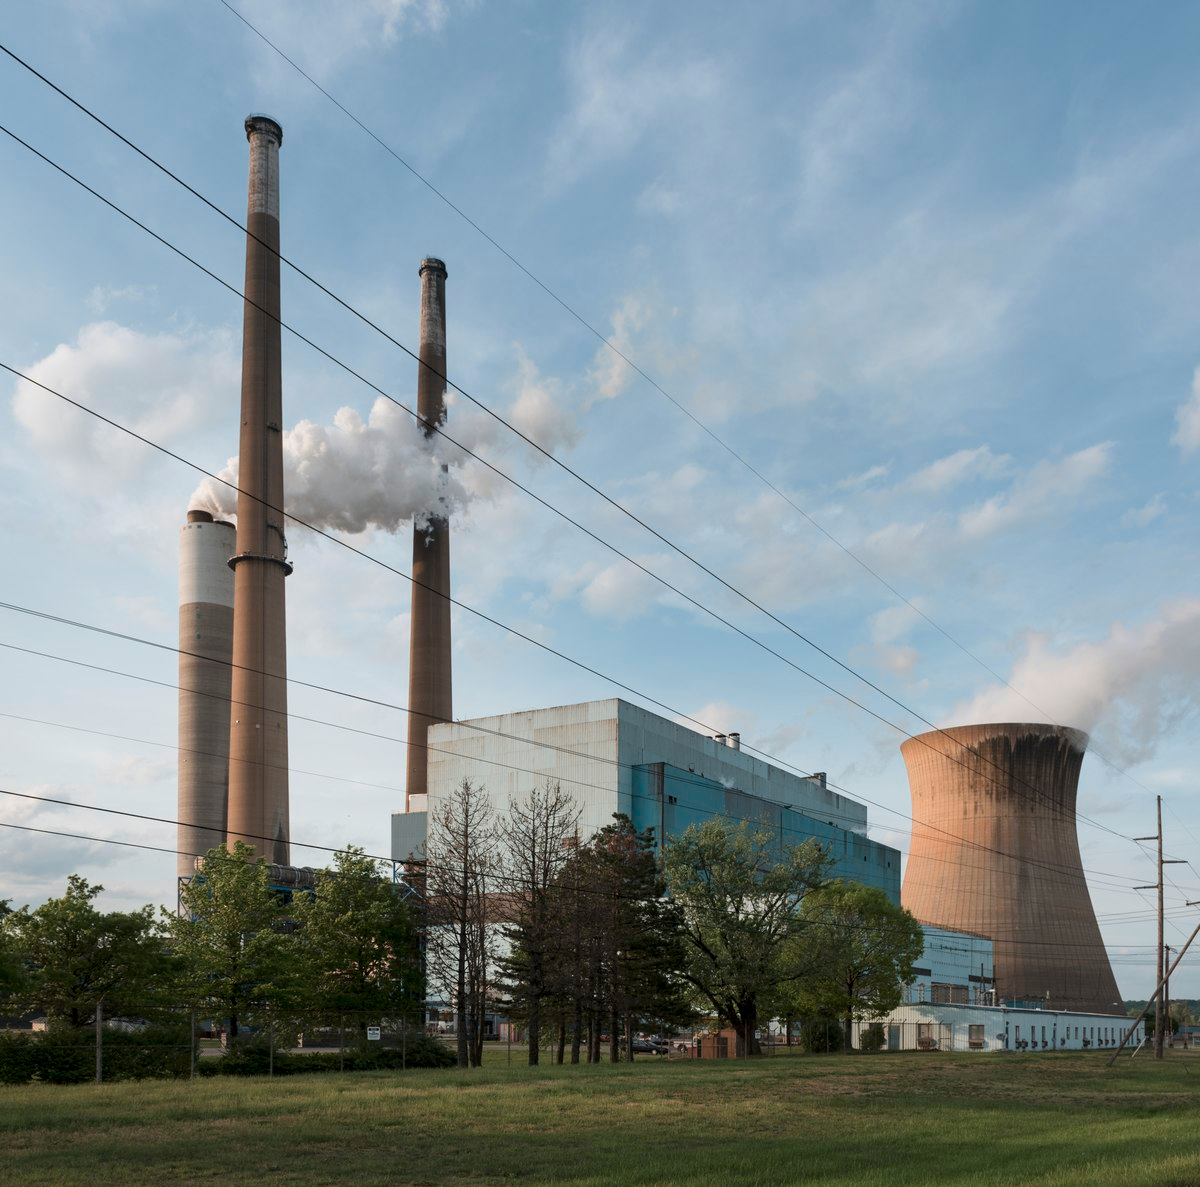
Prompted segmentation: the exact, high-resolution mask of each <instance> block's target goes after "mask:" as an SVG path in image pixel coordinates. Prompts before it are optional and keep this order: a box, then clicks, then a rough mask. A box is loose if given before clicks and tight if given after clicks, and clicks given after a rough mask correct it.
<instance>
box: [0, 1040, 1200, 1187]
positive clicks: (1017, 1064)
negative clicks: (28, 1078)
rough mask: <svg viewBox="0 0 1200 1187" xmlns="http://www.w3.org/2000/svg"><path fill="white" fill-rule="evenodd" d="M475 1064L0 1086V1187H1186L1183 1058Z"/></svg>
mask: <svg viewBox="0 0 1200 1187" xmlns="http://www.w3.org/2000/svg"><path fill="white" fill-rule="evenodd" d="M491 1059H492V1062H491V1065H490V1066H487V1067H485V1068H484V1069H483V1070H482V1071H477V1072H473V1073H460V1072H458V1071H448V1072H437V1071H420V1072H407V1073H386V1072H380V1073H365V1074H357V1075H346V1076H341V1075H322V1076H311V1077H310V1076H302V1077H290V1078H277V1079H275V1080H273V1081H267V1080H254V1081H249V1080H237V1079H233V1078H229V1079H221V1080H203V1081H197V1082H196V1083H195V1084H191V1083H186V1082H185V1083H174V1082H154V1083H128V1084H113V1085H105V1086H103V1087H96V1086H94V1085H92V1086H79V1087H69V1088H66V1087H51V1086H43V1085H31V1086H28V1087H23V1088H2V1089H0V1182H3V1183H6V1184H7V1183H20V1184H50V1183H87V1184H106V1183H120V1184H141V1183H146V1184H164V1183H172V1184H180V1183H224V1184H240V1183H250V1182H257V1181H260V1180H266V1181H269V1182H270V1183H271V1184H293V1183H306V1184H308V1183H312V1184H321V1183H328V1184H333V1183H338V1184H342V1183H353V1184H382V1183H394V1184H442V1183H451V1184H461V1185H464V1187H465V1185H468V1184H493V1183H509V1182H519V1183H524V1184H543V1183H556V1184H564V1183H565V1184H575V1185H578V1187H590V1185H594V1184H610V1183H620V1184H656V1185H657V1184H661V1185H668V1187H669V1185H672V1184H689V1185H690V1184H703V1185H706V1187H708V1185H711V1187H718V1185H721V1187H725V1185H727V1184H728V1185H733V1187H751V1185H764V1184H810V1183H813V1184H817V1183H819V1184H822V1185H826V1187H868V1185H870V1187H875V1185H878V1187H884V1185H887V1187H897V1185H916V1184H952V1185H957V1184H962V1185H966V1184H970V1185H971V1187H984V1185H999V1184H1003V1185H1005V1187H1008V1185H1011V1184H1022V1185H1023V1184H1040V1185H1045V1187H1107V1185H1110V1184H1111V1185H1113V1187H1200V1136H1198V1135H1197V1123H1198V1122H1200V1108H1198V1107H1197V1105H1198V1097H1200V1059H1198V1058H1196V1057H1195V1056H1188V1055H1183V1054H1176V1055H1174V1057H1173V1058H1169V1059H1167V1060H1166V1061H1164V1063H1162V1064H1158V1065H1156V1064H1155V1063H1154V1062H1153V1061H1152V1060H1151V1059H1148V1058H1146V1057H1145V1056H1144V1055H1139V1056H1138V1058H1137V1059H1135V1060H1132V1061H1131V1060H1129V1059H1128V1058H1126V1057H1122V1059H1121V1060H1119V1061H1118V1064H1117V1066H1116V1067H1114V1068H1112V1069H1107V1068H1105V1066H1104V1064H1105V1057H1104V1056H1101V1055H1096V1054H1091V1053H1084V1054H1074V1055H1073V1054H1057V1055H1028V1056H1023V1055H1009V1056H1000V1055H950V1054H922V1055H888V1056H874V1057H867V1056H858V1057H853V1058H844V1057H835V1056H824V1057H796V1056H790V1057H788V1056H780V1057H776V1058H773V1059H763V1060H760V1061H758V1062H753V1063H734V1062H726V1063H703V1064H698V1063H687V1062H671V1063H666V1062H663V1061H655V1060H653V1059H645V1060H643V1061H640V1062H638V1063H636V1064H634V1065H633V1066H632V1067H630V1066H628V1065H625V1066H620V1065H618V1066H613V1065H608V1064H604V1065H601V1066H599V1067H590V1068H589V1067H586V1066H583V1067H576V1068H572V1067H563V1068H558V1067H553V1066H542V1067H541V1068H538V1069H529V1068H526V1067H522V1066H520V1065H518V1064H516V1063H514V1065H513V1066H512V1067H511V1068H510V1067H509V1066H508V1065H507V1064H506V1063H505V1062H504V1054H503V1052H499V1053H497V1054H495V1055H493V1056H492V1057H491ZM1193 1061H1194V1062H1193Z"/></svg>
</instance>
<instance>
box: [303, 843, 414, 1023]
mask: <svg viewBox="0 0 1200 1187" xmlns="http://www.w3.org/2000/svg"><path fill="white" fill-rule="evenodd" d="M292 914H293V916H294V919H295V922H296V923H297V924H299V925H300V930H299V932H298V933H297V935H296V937H295V942H294V945H293V949H294V952H295V954H296V957H297V961H298V965H299V967H301V968H303V969H306V970H308V972H309V975H310V976H311V979H312V983H313V987H314V993H313V995H312V997H311V998H310V999H309V1000H308V1003H307V1006H306V1012H309V1013H311V1014H314V1015H317V1016H320V1017H322V1018H324V1019H326V1020H328V1019H332V1018H333V1017H335V1016H343V1015H346V1014H349V1015H350V1016H351V1017H352V1018H353V1019H354V1020H355V1022H356V1025H357V1029H358V1031H359V1034H360V1036H362V1037H364V1038H365V1035H366V1027H367V1024H368V1022H376V1023H378V1022H380V1021H382V1020H384V1019H405V1018H407V1017H409V1016H411V1014H412V1013H413V1011H414V1009H415V1008H417V1006H416V1003H418V1002H419V1001H420V999H421V996H422V995H421V985H420V981H421V968H420V953H419V951H418V946H417V929H416V925H415V923H414V920H413V915H412V911H411V910H410V909H409V906H408V904H407V903H406V902H405V900H404V898H403V896H402V894H401V892H400V888H398V887H397V886H396V885H395V884H394V883H393V881H392V878H391V876H390V874H386V875H385V873H384V871H383V867H381V865H380V863H379V862H377V861H375V860H374V859H372V858H370V857H367V856H366V855H365V854H364V853H363V851H362V850H361V849H358V848H355V847H353V846H350V847H348V848H346V849H343V850H340V851H339V852H338V853H337V854H336V855H335V856H334V862H333V868H332V869H328V870H322V871H321V873H320V874H318V875H317V884H316V893H315V895H312V896H307V895H306V896H303V897H301V898H299V899H298V900H296V902H295V903H294V904H293V911H292Z"/></svg>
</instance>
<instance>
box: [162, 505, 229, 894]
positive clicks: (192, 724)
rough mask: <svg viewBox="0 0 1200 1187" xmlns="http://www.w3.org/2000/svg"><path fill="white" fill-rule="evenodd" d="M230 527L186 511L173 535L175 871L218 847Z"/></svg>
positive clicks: (225, 747) (223, 790) (221, 837)
mask: <svg viewBox="0 0 1200 1187" xmlns="http://www.w3.org/2000/svg"><path fill="white" fill-rule="evenodd" d="M233 550H234V530H233V524H231V523H219V522H218V523H214V522H213V517H212V516H211V515H209V513H208V512H207V511H189V512H188V517H187V523H186V524H184V525H183V527H181V528H180V529H179V790H178V808H179V810H178V812H177V813H176V819H177V820H178V821H179V827H178V830H177V836H178V841H177V844H176V848H177V849H178V850H179V854H178V858H177V861H176V870H177V873H178V875H179V877H181V878H183V877H186V876H188V875H189V874H191V873H192V868H193V862H194V861H195V856H196V855H199V856H203V855H204V854H205V853H207V852H208V851H209V850H210V849H215V848H216V847H217V846H219V845H223V844H224V843H225V816H226V797H227V795H228V792H229V686H230V685H229V677H230V667H229V664H230V660H231V659H232V656H233V574H232V573H231V572H230V571H229V558H230V557H231V556H232V555H233Z"/></svg>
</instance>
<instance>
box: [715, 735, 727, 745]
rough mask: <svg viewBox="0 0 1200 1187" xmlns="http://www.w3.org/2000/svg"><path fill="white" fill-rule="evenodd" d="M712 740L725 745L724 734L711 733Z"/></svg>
mask: <svg viewBox="0 0 1200 1187" xmlns="http://www.w3.org/2000/svg"><path fill="white" fill-rule="evenodd" d="M713 741H714V742H716V744H717V745H718V746H724V745H725V735H724V734H713Z"/></svg>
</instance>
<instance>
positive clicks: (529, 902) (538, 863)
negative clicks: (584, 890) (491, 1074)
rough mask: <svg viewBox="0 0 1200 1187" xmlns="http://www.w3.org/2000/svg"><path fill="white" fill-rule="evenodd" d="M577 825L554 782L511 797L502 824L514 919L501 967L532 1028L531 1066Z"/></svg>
mask: <svg viewBox="0 0 1200 1187" xmlns="http://www.w3.org/2000/svg"><path fill="white" fill-rule="evenodd" d="M578 827H579V809H578V807H576V805H575V802H574V801H573V800H572V799H571V797H570V796H569V795H567V794H566V793H565V792H564V791H563V790H562V788H561V787H560V786H559V785H558V784H557V783H551V782H549V781H547V782H546V783H545V784H544V785H543V786H542V787H538V788H534V789H533V790H532V791H530V792H529V793H528V794H527V795H526V796H525V797H524V798H523V799H513V800H510V801H509V805H508V813H507V815H506V816H505V817H504V818H503V819H502V820H501V821H500V823H499V834H500V843H501V867H502V869H501V874H502V879H503V887H504V894H505V897H506V899H507V903H508V910H507V912H506V914H507V915H508V917H509V918H510V919H512V921H513V922H512V924H511V926H510V927H508V928H506V929H505V933H504V934H505V935H506V937H507V938H508V941H509V943H510V945H511V948H510V953H509V956H508V958H507V959H506V960H505V961H503V962H502V968H503V975H504V979H505V982H506V988H507V990H508V992H509V995H510V998H511V1001H512V1004H513V1006H514V1008H515V1009H516V1011H517V1012H518V1013H519V1014H521V1015H523V1016H524V1018H525V1020H526V1024H527V1026H528V1029H529V1062H530V1064H531V1065H532V1064H536V1063H537V1062H538V1056H539V1053H540V1049H541V1039H542V1032H541V1009H542V1000H543V999H544V998H545V997H546V996H547V995H548V994H549V993H550V992H551V980H552V973H553V968H552V964H551V951H552V947H553V944H554V940H555V927H556V926H557V925H556V923H555V922H554V910H553V905H554V899H555V894H554V886H555V883H556V881H557V879H558V876H559V873H560V871H561V870H562V868H563V865H564V864H565V862H566V860H567V858H568V856H569V853H570V847H571V843H572V841H573V840H574V839H575V837H576V835H577V833H578Z"/></svg>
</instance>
